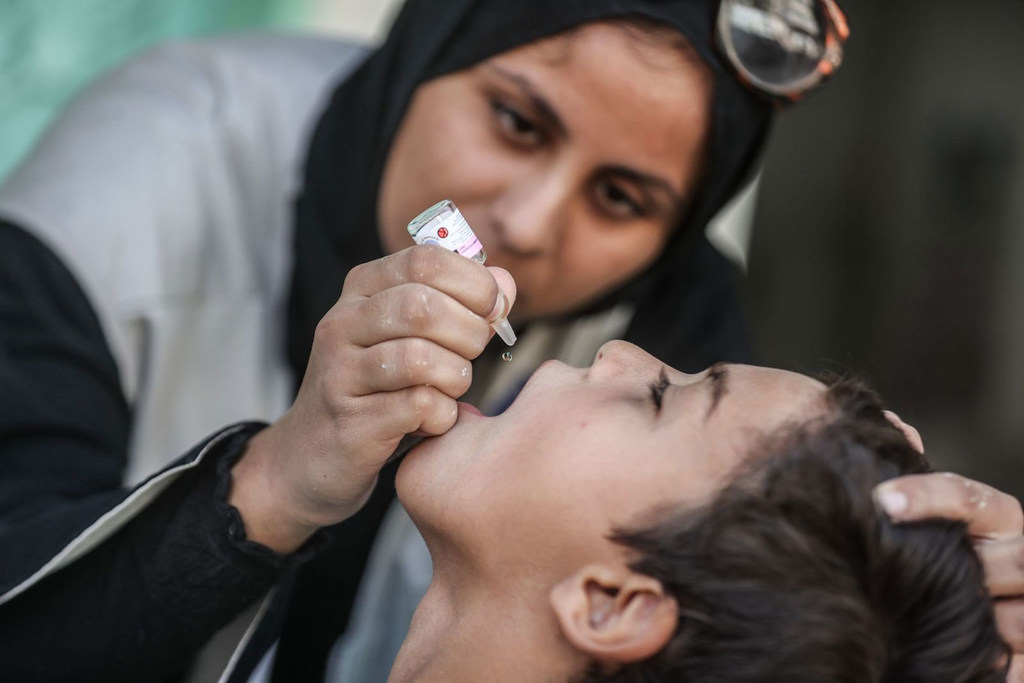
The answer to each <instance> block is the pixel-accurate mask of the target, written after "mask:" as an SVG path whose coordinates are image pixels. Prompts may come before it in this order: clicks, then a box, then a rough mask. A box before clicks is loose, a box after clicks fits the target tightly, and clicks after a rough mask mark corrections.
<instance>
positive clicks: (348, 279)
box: [341, 262, 373, 292]
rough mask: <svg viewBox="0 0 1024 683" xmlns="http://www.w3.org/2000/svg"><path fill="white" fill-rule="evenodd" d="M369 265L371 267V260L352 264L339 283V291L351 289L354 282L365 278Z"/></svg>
mask: <svg viewBox="0 0 1024 683" xmlns="http://www.w3.org/2000/svg"><path fill="white" fill-rule="evenodd" d="M371 267H373V263H372V262H371V263H360V264H359V265H357V266H354V267H353V268H352V269H350V270H349V271H348V273H347V274H346V275H345V280H344V282H343V283H342V285H341V291H342V292H345V291H347V290H349V289H351V288H352V287H353V286H355V283H357V282H359V281H360V280H362V279H365V278H366V277H367V274H368V273H369V271H370V268H371Z"/></svg>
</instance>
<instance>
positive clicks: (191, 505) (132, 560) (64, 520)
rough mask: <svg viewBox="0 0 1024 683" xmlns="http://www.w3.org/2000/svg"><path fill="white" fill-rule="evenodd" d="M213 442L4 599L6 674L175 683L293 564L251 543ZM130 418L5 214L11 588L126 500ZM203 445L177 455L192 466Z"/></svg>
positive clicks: (100, 357) (232, 455) (2, 410)
mask: <svg viewBox="0 0 1024 683" xmlns="http://www.w3.org/2000/svg"><path fill="white" fill-rule="evenodd" d="M261 427H262V425H257V424H250V425H243V426H241V427H239V428H238V429H237V430H236V431H235V432H234V434H233V436H231V437H229V438H226V439H222V440H221V441H219V442H216V444H217V445H216V446H214V447H213V448H212V450H208V452H207V453H206V454H205V455H204V458H203V459H202V461H201V463H200V464H199V465H198V466H196V467H195V468H193V469H191V470H189V471H187V472H185V473H184V474H181V475H179V478H178V479H177V480H176V481H175V483H174V484H172V485H171V486H170V487H169V488H168V489H167V490H166V491H164V492H163V493H162V494H161V495H160V496H158V497H157V499H156V501H155V502H152V503H150V504H149V506H147V507H146V508H145V509H144V510H143V511H142V512H141V513H139V514H138V515H137V516H136V517H135V518H134V519H133V520H132V521H131V522H130V523H129V524H128V525H127V526H125V527H124V528H122V529H121V530H120V531H118V532H117V533H116V534H114V535H113V536H112V537H111V538H109V539H107V540H106V541H105V542H103V543H102V544H101V545H100V546H98V547H97V548H95V549H93V550H92V551H91V552H89V553H88V554H87V555H85V556H84V557H83V558H81V559H79V560H77V561H76V562H74V563H72V564H71V565H70V566H68V567H66V568H64V569H62V570H60V571H58V572H56V573H54V574H52V575H50V576H48V577H46V578H45V579H43V580H42V581H40V582H39V583H37V584H35V585H32V586H31V588H29V589H28V590H27V591H25V592H23V593H21V594H20V595H18V596H17V597H15V598H13V599H12V600H10V601H9V602H7V603H6V604H3V605H0V672H2V675H0V678H2V679H3V680H4V681H22V680H24V681H33V682H42V681H51V680H52V681H58V680H59V681H66V680H75V681H93V680H96V681H105V682H106V681H122V680H123V681H149V680H154V681H160V680H169V679H173V678H174V677H175V676H176V675H178V674H180V673H181V672H182V671H183V670H184V669H185V668H186V667H187V666H188V664H189V660H190V655H191V654H193V653H194V652H195V651H196V650H197V649H198V648H199V647H200V646H201V645H202V644H203V643H204V642H205V641H206V640H207V639H208V638H209V637H210V636H211V635H212V634H213V633H214V632H215V631H216V630H217V629H219V628H220V627H221V626H222V625H223V624H225V623H226V622H227V621H229V620H230V619H231V618H232V617H233V616H234V615H235V614H237V613H238V612H240V611H241V610H243V609H245V608H246V607H247V606H248V605H249V604H251V603H252V602H253V601H254V600H256V599H257V598H258V597H259V596H260V595H262V594H263V593H265V592H266V590H267V589H268V588H269V587H270V586H271V585H272V584H273V582H274V581H275V579H276V578H277V577H278V576H279V575H280V573H281V572H282V570H283V569H284V568H285V567H286V566H290V565H293V564H296V563H298V562H301V561H303V560H304V559H305V558H306V557H307V556H308V555H309V554H311V553H313V552H314V551H315V548H316V547H317V543H313V544H309V545H307V546H306V548H305V549H304V550H303V551H302V552H300V553H299V554H297V555H292V556H289V557H287V558H285V557H282V556H280V555H277V554H275V553H273V552H271V551H270V550H269V549H267V548H265V547H263V546H259V545H257V544H255V543H251V542H249V541H247V540H245V537H244V528H243V526H242V522H241V519H240V518H239V516H238V513H237V511H236V510H235V509H234V508H232V507H230V506H228V505H227V503H226V502H225V500H226V495H227V489H228V486H229V483H230V470H229V468H230V465H231V464H232V463H233V462H234V460H235V459H236V458H237V457H239V455H240V454H241V453H242V452H243V450H244V446H245V443H246V441H247V439H248V438H249V437H250V436H251V435H252V434H253V433H255V432H256V431H258V430H259V429H260V428H261ZM129 428H130V413H129V410H128V407H127V405H126V403H125V400H124V398H123V395H122V394H121V389H120V384H119V380H118V375H117V369H116V366H115V364H114V360H113V358H112V356H111V355H110V352H109V350H108V348H107V346H106V343H105V340H104V337H103V334H102V331H101V329H100V326H99V323H98V321H97V319H96V316H95V314H94V312H93V310H92V308H91V306H90V304H89V302H88V301H87V300H86V298H85V296H84V294H83V293H82V291H81V290H80V289H79V288H78V285H77V283H76V282H75V281H74V278H73V277H72V276H71V274H70V273H69V272H68V271H67V270H66V269H65V268H64V266H63V265H62V264H61V263H60V262H59V261H58V260H57V259H56V257H55V256H54V255H53V254H52V253H50V252H49V250H47V249H46V248H45V247H44V246H43V245H42V244H40V243H39V242H38V241H37V240H35V239H34V238H33V237H31V236H30V235H28V234H27V233H25V232H24V231H22V230H20V229H18V228H16V227H15V226H12V225H9V224H3V223H0V558H2V561H0V579H2V580H3V581H5V583H6V585H4V586H3V591H6V590H8V589H9V588H10V587H12V586H14V585H17V584H18V583H19V582H20V581H21V580H23V579H24V578H25V577H27V576H29V575H31V574H32V573H33V572H34V571H35V570H36V569H38V568H39V567H41V566H42V565H43V564H45V562H46V561H47V560H49V559H50V558H51V557H53V556H54V555H55V553H56V552H57V551H59V550H60V549H61V548H62V547H63V546H64V545H66V544H67V543H68V542H69V541H70V540H72V539H73V538H74V537H75V536H76V535H77V534H78V533H79V532H80V531H82V530H83V529H84V528H85V527H87V526H88V525H89V524H91V523H92V522H93V521H95V520H96V519H97V518H98V517H100V516H101V515H102V514H103V513H105V512H106V511H108V510H110V509H111V508H113V507H114V506H116V505H117V504H118V503H120V502H121V501H122V500H123V499H124V498H125V497H126V496H127V495H128V491H126V490H123V489H122V488H121V484H120V482H121V476H122V470H123V468H124V466H125V462H126V450H127V435H128V430H129ZM203 445H205V444H201V445H200V446H199V447H197V448H196V449H195V451H194V452H193V453H190V454H187V455H186V456H184V457H183V458H182V459H181V461H182V462H186V461H191V460H193V459H194V458H195V456H196V455H197V454H198V452H199V451H200V449H201V447H202V446H203Z"/></svg>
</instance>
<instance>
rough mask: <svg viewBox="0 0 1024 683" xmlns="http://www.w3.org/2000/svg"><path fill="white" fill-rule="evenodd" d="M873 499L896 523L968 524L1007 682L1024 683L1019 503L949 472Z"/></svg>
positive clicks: (919, 477) (898, 484)
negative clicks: (1009, 654) (1004, 651)
mask: <svg viewBox="0 0 1024 683" xmlns="http://www.w3.org/2000/svg"><path fill="white" fill-rule="evenodd" d="M894 418H895V419H894ZM889 419H890V420H891V421H893V423H894V424H896V425H897V426H898V427H900V428H901V429H903V430H904V433H907V432H906V430H907V429H910V430H913V435H914V437H913V438H912V437H911V436H910V435H909V434H908V439H910V440H911V443H912V444H913V445H914V446H915V447H916V448H918V449H919V450H922V451H923V446H922V445H921V440H920V437H919V436H917V431H916V430H914V429H913V427H909V426H908V425H905V424H904V423H903V422H902V421H900V420H899V418H897V417H895V416H894V415H890V416H889ZM875 494H876V498H877V499H878V502H879V504H880V505H881V506H882V508H883V509H884V510H885V511H886V512H887V513H888V515H889V517H890V518H891V519H892V520H893V521H894V522H912V521H918V520H923V519H928V518H934V517H944V518H947V519H956V520H960V521H963V522H966V523H967V530H968V532H969V533H970V534H971V536H972V538H973V539H974V548H975V550H976V551H977V552H978V556H979V557H980V558H981V562H982V564H983V565H984V567H985V583H986V584H987V585H988V590H989V592H990V593H991V594H992V597H993V598H994V599H995V613H996V621H997V622H998V625H999V631H1000V633H1001V634H1002V636H1003V638H1004V639H1005V640H1006V642H1007V643H1008V644H1009V645H1010V647H1011V648H1013V651H1014V653H1015V656H1014V657H1013V662H1012V665H1011V670H1010V675H1009V676H1008V677H1007V680H1008V681H1013V682H1014V683H1024V512H1022V510H1021V504H1020V501H1018V500H1017V499H1016V498H1014V497H1013V496H1011V495H1009V494H1007V493H1003V492H1002V491H999V490H997V489H995V488H993V487H991V486H989V485H987V484H982V483H981V482H977V481H973V480H971V479H967V478H966V477H962V476H960V475H958V474H952V473H949V472H939V473H933V474H913V475H908V476H905V477H899V478H897V479H890V480H889V481H886V482H884V483H882V484H880V485H879V486H878V488H877V489H876V491H875Z"/></svg>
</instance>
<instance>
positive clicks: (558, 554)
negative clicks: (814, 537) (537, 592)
mask: <svg viewBox="0 0 1024 683" xmlns="http://www.w3.org/2000/svg"><path fill="white" fill-rule="evenodd" d="M824 394H825V387H824V386H823V385H822V384H821V383H820V382H817V381H816V380H813V379H810V378H808V377H806V376H804V375H798V374H795V373H791V372H786V371H782V370H771V369H767V368H757V367H751V366H744V365H721V366H715V367H713V368H711V369H710V370H708V371H705V372H703V373H700V374H696V375H688V374H685V373H682V372H678V371H676V370H673V369H671V368H668V367H666V366H665V365H663V364H662V363H660V362H659V361H658V360H657V359H655V358H653V357H652V356H650V355H648V354H646V353H644V352H643V351H641V350H640V349H639V348H637V347H636V346H633V345H631V344H627V343H625V342H611V343H609V344H606V345H605V346H604V347H602V349H601V350H600V351H599V353H598V355H597V358H596V360H595V361H594V364H593V365H592V366H591V367H590V368H583V369H579V368H572V367H569V366H566V365H563V364H561V363H557V362H553V361H549V362H548V363H545V364H544V365H542V366H541V367H540V368H539V369H538V370H537V372H536V373H534V375H533V376H532V377H531V379H530V381H529V382H528V383H527V385H526V387H525V388H524V389H523V391H522V392H521V393H520V395H519V397H518V398H517V399H516V401H515V403H513V404H512V406H511V407H509V409H508V410H507V411H506V412H505V413H503V414H501V415H499V416H497V417H493V418H487V417H483V416H481V415H479V414H478V413H477V412H476V411H475V410H474V409H472V408H470V407H469V406H465V405H464V404H460V415H459V419H458V421H457V423H456V425H455V427H454V428H453V429H452V430H451V431H449V432H448V433H447V434H445V435H444V436H441V437H438V438H436V439H430V440H427V441H426V442H424V443H423V444H421V445H420V446H419V447H418V448H417V449H415V450H414V451H412V453H410V454H409V456H408V457H407V459H406V461H405V462H404V463H403V465H402V467H401V469H400V470H399V474H398V493H399V497H400V498H401V500H402V502H403V504H404V505H405V506H406V508H407V509H408V511H409V513H410V515H411V516H412V518H413V520H414V521H415V522H416V524H417V526H419V527H420V529H421V531H422V532H423V534H424V537H425V538H426V539H427V542H428V545H430V548H431V553H432V555H433V557H434V561H435V567H436V568H437V571H438V572H441V573H442V574H443V573H446V572H452V571H456V572H459V574H458V580H459V583H460V585H463V586H465V585H471V584H474V583H475V584H476V585H495V584H496V583H497V585H503V586H505V587H507V588H511V587H512V586H514V585H515V584H517V583H526V584H530V583H534V584H537V585H536V586H535V587H539V588H541V589H544V585H545V584H550V582H551V581H553V580H558V579H559V578H560V577H563V576H566V575H568V574H569V573H571V572H572V571H574V570H575V569H577V568H578V567H580V566H583V565H585V564H588V563H593V562H602V561H621V560H622V558H623V555H622V554H623V553H624V551H623V549H622V548H621V547H619V546H617V545H616V544H614V543H612V542H611V541H609V540H608V535H609V533H610V532H611V531H612V530H613V529H615V528H617V527H621V526H624V525H625V526H629V525H634V524H637V523H640V522H642V521H643V517H644V516H645V515H646V514H647V513H650V512H652V511H653V510H655V509H656V508H658V507H659V506H662V505H684V506H690V505H697V504H699V503H701V502H704V501H706V500H707V499H708V498H709V497H710V496H712V495H713V494H714V493H715V492H716V491H717V490H718V489H719V488H720V487H721V485H722V484H723V482H724V481H725V480H726V478H727V477H728V475H729V474H730V472H731V471H732V470H733V469H734V468H735V466H736V465H737V464H738V463H739V462H740V461H741V460H743V459H744V458H745V457H746V455H747V454H748V453H750V451H751V449H752V446H753V445H754V444H755V443H756V439H758V438H760V437H761V436H762V435H764V434H766V433H770V432H771V431H773V430H775V429H777V428H779V427H780V426H782V425H784V424H785V423H787V422H790V421H795V420H799V421H806V420H809V419H813V418H814V417H815V416H818V415H822V414H824V412H825V402H824ZM657 397H660V398H657ZM659 402H660V408H659V406H658V403H659ZM549 587H550V585H548V588H549ZM524 588H525V586H524Z"/></svg>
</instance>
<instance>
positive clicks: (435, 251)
mask: <svg viewBox="0 0 1024 683" xmlns="http://www.w3.org/2000/svg"><path fill="white" fill-rule="evenodd" d="M444 253H445V252H444V250H443V249H441V248H440V247H435V246H432V245H417V246H415V247H412V248H411V249H409V251H408V256H407V258H406V263H405V266H406V279H407V280H408V281H409V282H429V281H431V280H432V279H434V278H435V277H436V276H437V273H438V272H439V271H440V269H441V268H442V267H443V266H442V263H441V262H442V259H443V256H444Z"/></svg>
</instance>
